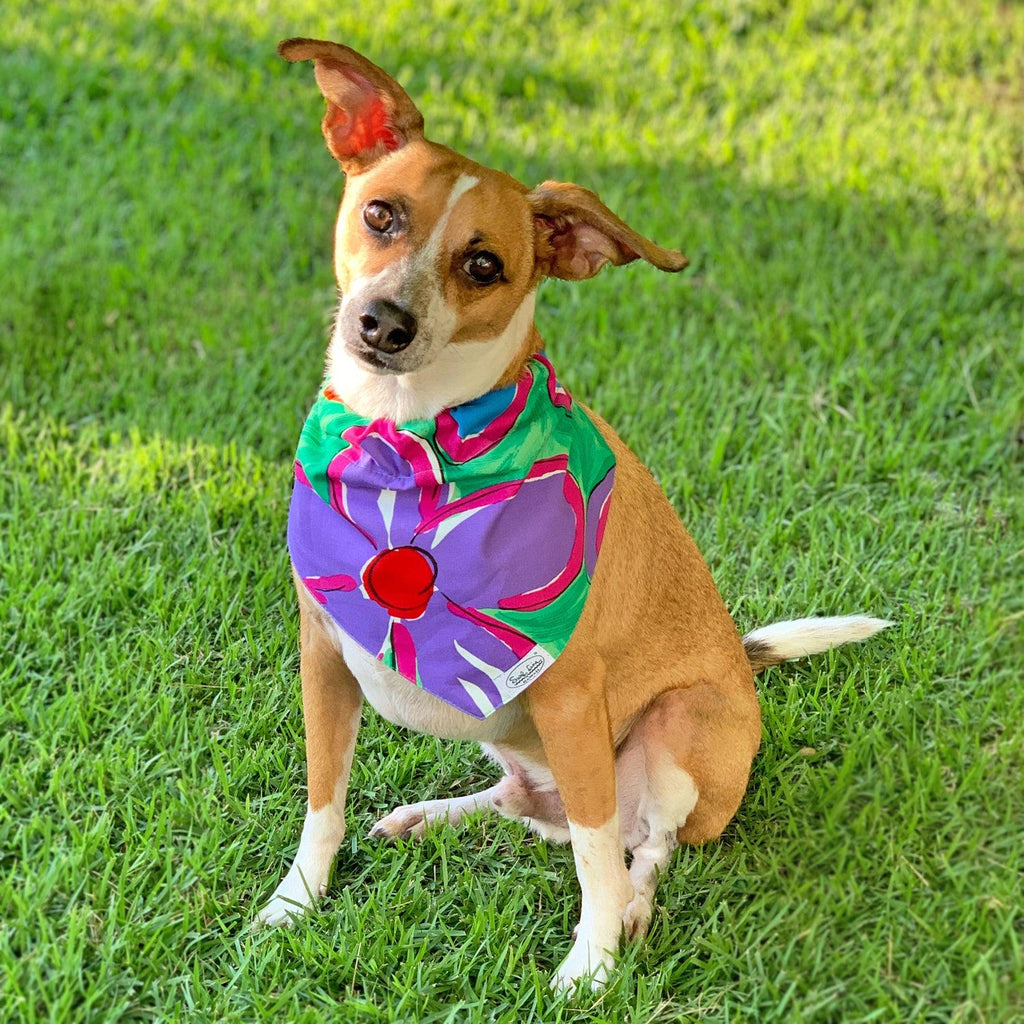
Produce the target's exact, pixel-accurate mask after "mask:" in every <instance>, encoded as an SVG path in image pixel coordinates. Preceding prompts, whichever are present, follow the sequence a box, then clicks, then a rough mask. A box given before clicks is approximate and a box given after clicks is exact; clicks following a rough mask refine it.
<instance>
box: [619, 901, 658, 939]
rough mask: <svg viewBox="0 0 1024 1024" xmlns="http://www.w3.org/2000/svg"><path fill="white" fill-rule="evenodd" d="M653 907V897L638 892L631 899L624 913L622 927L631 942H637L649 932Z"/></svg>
mask: <svg viewBox="0 0 1024 1024" xmlns="http://www.w3.org/2000/svg"><path fill="white" fill-rule="evenodd" d="M652 913H653V907H652V904H651V898H650V897H649V896H643V895H641V894H639V893H637V895H636V896H634V897H633V899H632V900H630V902H629V905H628V906H627V907H626V910H625V913H623V915H622V928H623V931H624V932H625V933H626V938H627V939H628V940H629V941H630V942H637V941H639V940H640V939H642V938H643V937H644V936H645V935H646V934H647V929H648V928H649V927H650V926H651V915H652Z"/></svg>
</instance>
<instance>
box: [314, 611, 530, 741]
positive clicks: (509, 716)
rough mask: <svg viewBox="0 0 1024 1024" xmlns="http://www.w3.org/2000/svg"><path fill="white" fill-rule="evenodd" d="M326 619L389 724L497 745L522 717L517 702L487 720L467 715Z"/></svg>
mask: <svg viewBox="0 0 1024 1024" xmlns="http://www.w3.org/2000/svg"><path fill="white" fill-rule="evenodd" d="M324 619H325V620H329V621H325V624H326V625H327V626H328V628H329V629H330V630H331V634H332V636H333V638H334V642H335V644H336V645H337V646H338V648H339V649H340V650H341V653H342V657H344V659H345V664H346V665H348V667H349V669H350V670H351V672H352V674H353V675H354V676H355V677H356V682H358V683H359V688H360V689H361V690H362V691H363V696H364V697H366V699H367V700H368V701H369V702H370V704H371V705H372V706H373V708H374V710H375V711H376V712H377V714H379V715H381V717H383V718H386V719H387V720H388V721H389V722H393V723H394V724H395V725H401V726H404V727H405V728H406V729H414V730H415V731H416V732H425V733H428V734H429V735H431V736H439V737H441V738H442V739H448V740H474V741H476V742H477V743H493V742H494V741H496V740H500V739H501V738H502V737H503V736H506V735H507V734H508V732H509V730H510V729H511V728H512V726H513V724H514V723H515V721H516V719H518V718H519V715H520V713H521V712H520V710H519V708H518V707H517V706H516V702H515V701H513V702H512V703H510V704H506V705H504V706H503V707H501V708H499V709H498V710H497V711H495V712H494V714H493V715H490V716H488V717H487V718H485V719H483V720H480V719H476V718H472V717H470V716H469V715H466V714H463V712H461V711H459V710H458V708H453V707H452V706H451V705H450V704H446V703H445V702H444V701H443V700H440V699H439V698H437V697H435V696H434V695H433V694H431V693H427V692H426V690H421V689H420V688H419V687H418V686H414V685H413V684H412V683H410V682H409V680H408V679H404V678H403V677H402V676H400V675H399V674H398V673H397V672H395V671H394V669H391V668H388V666H387V665H384V664H382V663H381V662H379V661H378V660H377V659H376V658H375V657H374V656H373V655H372V654H369V653H368V652H367V651H364V650H363V648H362V647H360V646H359V644H357V643H356V642H355V641H354V640H353V639H351V637H349V636H346V634H345V633H343V632H342V630H341V629H340V628H339V627H338V626H337V624H336V623H335V622H334V621H333V619H330V618H329V616H324Z"/></svg>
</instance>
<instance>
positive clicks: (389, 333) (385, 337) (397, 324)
mask: <svg viewBox="0 0 1024 1024" xmlns="http://www.w3.org/2000/svg"><path fill="white" fill-rule="evenodd" d="M359 337H360V338H362V339H363V341H365V342H366V344H367V345H369V346H370V347H371V348H375V349H377V350H378V351H380V352H401V351H402V349H403V348H408V347H409V344H410V342H411V341H412V339H413V338H415V337H416V317H414V316H413V315H412V314H411V313H408V312H406V311H405V310H404V309H402V307H401V306H396V305H395V304H394V303H393V302H388V300H387V299H374V300H373V301H372V302H370V303H369V304H368V305H367V307H366V311H365V312H364V313H363V315H362V316H361V317H360V318H359Z"/></svg>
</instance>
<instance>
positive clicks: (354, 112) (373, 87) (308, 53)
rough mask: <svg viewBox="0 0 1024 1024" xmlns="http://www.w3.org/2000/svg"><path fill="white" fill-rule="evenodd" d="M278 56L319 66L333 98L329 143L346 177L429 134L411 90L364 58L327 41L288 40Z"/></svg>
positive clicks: (320, 80)
mask: <svg viewBox="0 0 1024 1024" xmlns="http://www.w3.org/2000/svg"><path fill="white" fill-rule="evenodd" d="M277 52H278V53H279V54H280V55H281V56H282V57H284V59H285V60H291V61H297V60H311V61H314V62H315V63H314V65H313V73H314V75H316V84H317V85H319V86H320V91H321V92H322V93H323V94H324V96H325V97H326V99H327V113H326V114H324V119H323V123H322V125H321V127H322V128H323V133H324V139H326V141H327V148H328V149H329V150H330V151H331V154H332V156H333V157H334V158H335V160H337V161H338V163H340V164H341V167H342V170H344V172H345V173H346V174H358V173H359V172H360V171H365V170H366V169H367V168H368V167H369V166H370V165H371V164H373V163H374V162H375V161H376V160H379V159H380V158H381V157H382V156H384V155H385V154H387V153H390V152H392V151H394V150H396V149H399V148H401V147H402V146H404V145H405V144H406V143H407V142H410V141H411V140H412V139H414V138H421V137H422V136H423V115H422V114H421V113H420V112H419V111H418V110H417V109H416V105H415V104H414V103H413V101H412V100H411V99H409V97H408V95H407V94H406V91H405V90H404V89H403V88H402V87H401V86H400V85H399V84H398V83H397V82H396V81H395V80H394V79H393V78H392V77H391V76H390V75H389V74H387V73H386V72H384V71H382V70H381V69H380V68H379V67H377V65H376V64H374V63H372V62H371V61H368V60H367V59H366V58H365V57H364V56H363V55H362V54H359V53H356V51H355V50H351V49H349V47H347V46H342V45H341V43H332V42H329V41H328V40H326V39H285V40H284V41H283V42H281V43H279V44H278V47H277Z"/></svg>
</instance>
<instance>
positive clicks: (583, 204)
mask: <svg viewBox="0 0 1024 1024" xmlns="http://www.w3.org/2000/svg"><path fill="white" fill-rule="evenodd" d="M526 199H527V201H528V202H529V204H530V207H531V208H532V210H533V222H534V230H535V235H536V249H537V262H538V264H539V265H540V267H541V269H542V270H543V272H544V273H545V274H547V276H548V277H561V278H564V279H565V280H567V281H582V280H583V279H584V278H587V277H593V276H594V275H595V274H596V273H597V272H598V271H599V270H600V269H601V268H602V267H603V266H604V265H605V264H606V263H611V264H614V265H615V266H616V267H619V266H622V264H623V263H631V262H632V261H633V260H635V259H645V260H647V262H648V263H651V264H653V265H654V266H656V267H657V268H658V269H659V270H668V271H671V272H673V273H674V272H675V271H677V270H682V269H683V268H684V267H685V266H687V265H688V264H689V262H690V261H689V260H688V259H687V258H686V257H685V256H684V255H683V254H682V253H681V252H676V251H675V250H674V249H663V248H662V247H661V246H660V245H655V244H654V243H653V242H651V241H648V240H647V239H646V238H644V236H643V235H641V234H638V233H637V232H636V231H634V230H633V229H632V228H631V227H630V226H629V225H628V224H627V223H626V222H625V221H622V220H619V218H618V217H616V216H615V214H614V213H612V211H611V210H609V209H608V207H607V206H605V205H604V203H602V202H601V200H600V199H598V197H597V196H596V195H595V194H594V193H593V192H591V191H589V190H588V189H585V188H581V187H580V186H579V185H569V184H565V183H563V182H559V181H545V182H544V184H543V185H538V186H537V187H536V188H535V189H534V190H533V191H532V192H529V193H527V196H526Z"/></svg>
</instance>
